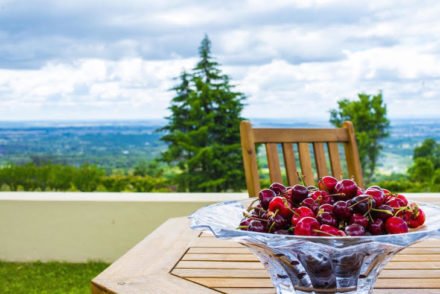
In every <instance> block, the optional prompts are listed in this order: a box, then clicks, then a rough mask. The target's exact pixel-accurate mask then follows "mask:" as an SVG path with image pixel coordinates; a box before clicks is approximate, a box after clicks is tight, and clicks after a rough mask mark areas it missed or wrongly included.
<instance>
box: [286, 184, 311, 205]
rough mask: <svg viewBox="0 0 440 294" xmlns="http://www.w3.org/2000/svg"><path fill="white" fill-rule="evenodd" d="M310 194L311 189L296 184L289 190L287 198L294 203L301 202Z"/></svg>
mask: <svg viewBox="0 0 440 294" xmlns="http://www.w3.org/2000/svg"><path fill="white" fill-rule="evenodd" d="M308 195H309V190H308V189H307V187H305V186H303V185H295V186H293V187H292V188H291V189H289V190H287V193H286V198H287V199H288V200H289V201H290V202H292V203H300V202H301V201H303V200H304V199H306V198H307V196H308Z"/></svg>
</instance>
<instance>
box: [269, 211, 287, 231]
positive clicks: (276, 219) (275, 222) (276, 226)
mask: <svg viewBox="0 0 440 294" xmlns="http://www.w3.org/2000/svg"><path fill="white" fill-rule="evenodd" d="M268 221H269V222H268V225H267V227H268V231H269V233H272V232H274V231H277V230H281V229H285V228H286V227H287V226H288V225H289V221H288V220H286V219H285V218H284V217H282V216H281V214H273V215H271V216H270V217H269V218H268Z"/></svg>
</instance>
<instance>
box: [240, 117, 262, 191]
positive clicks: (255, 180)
mask: <svg viewBox="0 0 440 294" xmlns="http://www.w3.org/2000/svg"><path fill="white" fill-rule="evenodd" d="M240 138H241V146H242V153H243V165H244V171H245V176H246V186H247V189H248V194H249V196H250V197H256V196H257V194H258V192H259V191H260V190H261V189H260V177H259V175H258V163H257V151H256V148H255V141H254V133H253V131H252V125H251V123H250V122H248V121H242V122H241V124H240Z"/></svg>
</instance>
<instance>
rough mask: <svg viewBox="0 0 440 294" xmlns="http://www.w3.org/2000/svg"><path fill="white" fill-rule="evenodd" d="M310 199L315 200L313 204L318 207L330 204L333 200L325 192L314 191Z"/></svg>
mask: <svg viewBox="0 0 440 294" xmlns="http://www.w3.org/2000/svg"><path fill="white" fill-rule="evenodd" d="M310 197H311V198H312V199H313V200H315V202H316V203H317V204H318V205H321V204H326V203H332V202H333V199H332V198H331V197H330V196H329V194H328V193H327V192H326V191H320V190H318V191H315V192H313V193H312V194H311V195H310Z"/></svg>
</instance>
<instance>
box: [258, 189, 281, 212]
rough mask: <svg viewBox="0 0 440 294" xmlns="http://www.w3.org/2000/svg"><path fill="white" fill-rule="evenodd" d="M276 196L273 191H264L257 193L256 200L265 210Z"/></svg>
mask: <svg viewBox="0 0 440 294" xmlns="http://www.w3.org/2000/svg"><path fill="white" fill-rule="evenodd" d="M275 196H277V195H276V194H275V192H274V191H272V190H270V189H264V190H261V191H260V192H259V193H258V199H260V205H261V206H262V207H263V208H264V209H267V208H268V207H269V202H270V201H271V200H272V199H273V198H274V197H275Z"/></svg>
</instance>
